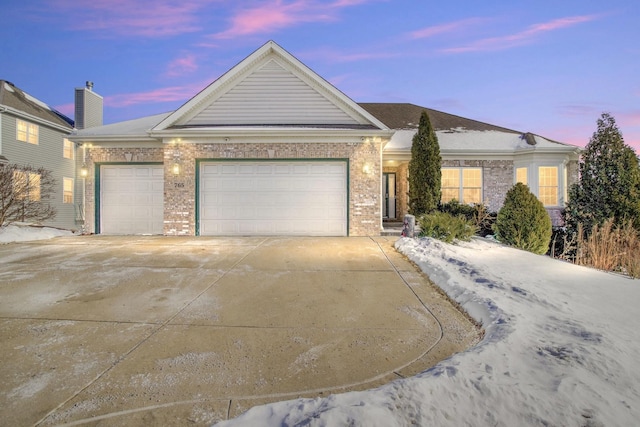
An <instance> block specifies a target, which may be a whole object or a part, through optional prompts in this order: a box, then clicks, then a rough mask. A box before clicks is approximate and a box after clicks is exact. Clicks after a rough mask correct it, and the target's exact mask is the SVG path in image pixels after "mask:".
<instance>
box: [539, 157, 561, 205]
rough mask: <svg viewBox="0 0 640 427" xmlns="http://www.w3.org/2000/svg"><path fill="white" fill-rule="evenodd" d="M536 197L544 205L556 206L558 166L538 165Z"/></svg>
mask: <svg viewBox="0 0 640 427" xmlns="http://www.w3.org/2000/svg"><path fill="white" fill-rule="evenodd" d="M538 198H539V199H540V201H541V202H542V204H543V205H545V206H558V167H557V166H540V167H538Z"/></svg>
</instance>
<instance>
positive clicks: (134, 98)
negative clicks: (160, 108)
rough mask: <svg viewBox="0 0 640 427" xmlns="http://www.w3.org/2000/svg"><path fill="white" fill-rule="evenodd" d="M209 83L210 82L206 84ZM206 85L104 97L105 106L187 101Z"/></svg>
mask: <svg viewBox="0 0 640 427" xmlns="http://www.w3.org/2000/svg"><path fill="white" fill-rule="evenodd" d="M208 83H210V82H208ZM208 83H201V82H200V83H192V84H188V85H184V86H170V87H164V88H159V89H154V90H150V91H147V92H134V93H123V94H119V95H111V96H106V97H105V98H104V103H105V106H109V107H116V108H119V107H129V106H131V105H139V104H154V103H160V102H175V101H187V100H188V99H190V98H191V97H193V96H194V95H195V94H197V93H198V92H199V91H201V90H202V89H203V88H204V87H206V85H207V84H208Z"/></svg>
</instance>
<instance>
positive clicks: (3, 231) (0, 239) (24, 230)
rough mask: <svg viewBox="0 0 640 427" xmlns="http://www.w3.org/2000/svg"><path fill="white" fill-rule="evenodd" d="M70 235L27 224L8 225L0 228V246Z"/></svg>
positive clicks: (54, 229) (68, 232)
mask: <svg viewBox="0 0 640 427" xmlns="http://www.w3.org/2000/svg"><path fill="white" fill-rule="evenodd" d="M71 235H73V233H72V232H71V231H68V230H59V229H57V228H49V227H37V226H30V225H28V224H10V225H7V226H5V227H1V228H0V244H2V243H11V242H27V241H31V240H45V239H52V238H54V237H59V236H71Z"/></svg>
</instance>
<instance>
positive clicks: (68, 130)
mask: <svg viewBox="0 0 640 427" xmlns="http://www.w3.org/2000/svg"><path fill="white" fill-rule="evenodd" d="M0 108H1V109H2V111H3V112H7V113H10V114H11V115H13V116H16V117H19V118H24V119H26V120H29V121H30V122H35V123H38V124H39V125H41V126H46V127H49V128H53V129H56V130H59V131H61V132H64V133H71V131H73V129H72V128H71V126H69V127H65V126H62V125H59V124H57V123H53V122H50V121H49V120H45V119H42V118H40V117H36V116H34V115H32V114H29V113H25V112H24V111H21V110H17V109H15V108H12V107H9V106H6V105H2V106H0Z"/></svg>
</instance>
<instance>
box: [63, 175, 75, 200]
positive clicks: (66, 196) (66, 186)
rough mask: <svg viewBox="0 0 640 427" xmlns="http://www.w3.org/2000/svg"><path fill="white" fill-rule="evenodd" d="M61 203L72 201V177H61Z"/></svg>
mask: <svg viewBox="0 0 640 427" xmlns="http://www.w3.org/2000/svg"><path fill="white" fill-rule="evenodd" d="M62 203H73V178H63V182H62Z"/></svg>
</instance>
